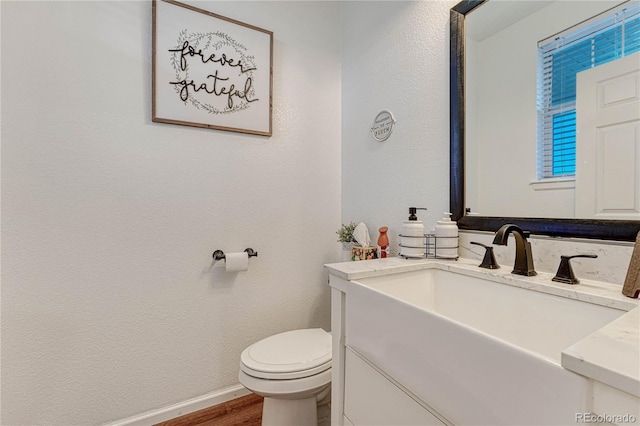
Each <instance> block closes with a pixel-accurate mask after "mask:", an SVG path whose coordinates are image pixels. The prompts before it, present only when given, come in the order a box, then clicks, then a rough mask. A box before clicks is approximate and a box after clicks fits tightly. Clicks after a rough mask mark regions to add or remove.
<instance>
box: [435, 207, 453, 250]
mask: <svg viewBox="0 0 640 426" xmlns="http://www.w3.org/2000/svg"><path fill="white" fill-rule="evenodd" d="M435 235H436V250H435V251H436V257H439V258H441V259H457V258H458V224H457V223H456V222H454V221H452V220H451V213H448V212H447V213H445V214H444V217H443V218H442V220H439V221H438V222H437V223H436V227H435Z"/></svg>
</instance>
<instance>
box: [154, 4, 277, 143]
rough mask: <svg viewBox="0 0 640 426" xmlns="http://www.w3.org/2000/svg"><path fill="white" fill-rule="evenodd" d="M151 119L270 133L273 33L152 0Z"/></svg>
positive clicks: (195, 9) (186, 124) (162, 121)
mask: <svg viewBox="0 0 640 426" xmlns="http://www.w3.org/2000/svg"><path fill="white" fill-rule="evenodd" d="M152 43H153V64H152V86H153V87H152V97H153V99H152V120H153V121H154V122H160V123H170V124H180V125H185V126H195V127H204V128H209V129H217V130H227V131H232V132H240V133H250V134H255V135H264V136H271V116H272V113H271V108H272V82H273V33H272V32H271V31H267V30H264V29H262V28H258V27H255V26H253V25H249V24H245V23H242V22H239V21H236V20H234V19H230V18H226V17H223V16H220V15H217V14H215V13H212V12H208V11H205V10H202V9H198V8H196V7H193V6H191V5H187V4H183V3H179V2H177V1H173V0H154V1H153V42H152Z"/></svg>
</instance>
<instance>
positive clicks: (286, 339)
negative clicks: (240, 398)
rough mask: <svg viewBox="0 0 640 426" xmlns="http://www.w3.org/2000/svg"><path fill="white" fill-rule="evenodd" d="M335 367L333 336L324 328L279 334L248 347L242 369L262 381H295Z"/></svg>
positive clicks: (241, 363) (243, 352) (242, 361)
mask: <svg viewBox="0 0 640 426" xmlns="http://www.w3.org/2000/svg"><path fill="white" fill-rule="evenodd" d="M330 368H331V334H329V333H327V332H326V331H324V330H323V329H321V328H312V329H303V330H293V331H287V332H284V333H280V334H276V335H273V336H270V337H267V338H265V339H262V340H260V341H259V342H256V343H254V344H253V345H251V346H249V347H248V348H246V349H245V350H244V351H242V354H241V355H240V369H241V370H242V371H243V372H244V373H245V374H247V375H248V376H252V377H255V378H259V379H269V380H291V379H300V378H305V377H310V376H315V375H317V374H319V373H322V372H324V371H327V370H328V369H330Z"/></svg>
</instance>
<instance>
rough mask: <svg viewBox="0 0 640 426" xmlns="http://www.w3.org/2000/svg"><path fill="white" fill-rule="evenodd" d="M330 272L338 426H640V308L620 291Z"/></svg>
mask: <svg viewBox="0 0 640 426" xmlns="http://www.w3.org/2000/svg"><path fill="white" fill-rule="evenodd" d="M327 268H328V269H329V271H330V277H329V283H330V286H331V328H332V344H333V349H332V350H333V359H332V388H331V389H332V390H331V392H332V395H331V398H332V402H331V424H332V425H333V426H341V425H346V426H360V425H367V426H368V425H393V426H400V425H453V424H471V423H475V424H487V425H489V424H505V425H506V424H516V423H518V422H519V421H521V422H528V423H530V424H558V425H559V424H572V423H575V424H587V423H595V424H620V425H622V424H636V425H640V365H639V364H638V359H640V327H639V324H640V308H639V307H638V301H637V300H630V299H628V298H624V297H623V296H622V295H621V294H619V292H620V290H619V288H617V287H613V286H612V285H610V284H603V283H597V282H589V283H586V284H584V285H583V286H582V287H580V288H576V287H571V288H565V287H563V286H561V285H559V284H555V283H553V282H552V281H551V277H552V275H551V274H542V273H541V274H539V275H538V276H536V277H534V278H529V277H525V278H522V277H515V276H512V274H510V273H509V272H508V271H506V272H505V271H497V272H496V271H484V270H479V268H477V262H474V261H469V260H466V259H459V260H458V261H457V262H455V263H451V262H449V263H446V262H438V261H436V260H424V259H423V260H403V259H398V258H391V259H381V260H380V259H378V260H373V261H364V262H348V263H339V264H331V265H327ZM546 275H549V276H546ZM550 283H551V284H550ZM530 305H532V306H535V312H534V311H532V310H531V309H530ZM436 311H437V313H436ZM503 311H504V312H503ZM525 311H526V314H525V313H523V312H525ZM538 311H541V312H538ZM487 312H491V314H487ZM536 315H537V316H536ZM532 317H533V318H532ZM505 318H517V321H504V319H505ZM550 319H551V320H550ZM547 320H548V321H547ZM559 320H561V321H562V324H563V325H562V327H561V329H558V326H557V321H559ZM545 321H547V322H548V324H547V322H545ZM549 321H550V322H549ZM465 324H467V325H465ZM545 327H546V328H545ZM514 330H515V331H514ZM540 330H542V331H544V333H543V332H542V331H540ZM549 330H552V331H554V332H555V334H554V335H553V336H550V332H549ZM594 330H596V331H595V332H594ZM527 333H529V334H527ZM538 336H543V338H538ZM523 348H526V349H523ZM470 349H471V350H470ZM560 355H561V358H562V359H560ZM514 389H517V392H514ZM523 419H526V420H523Z"/></svg>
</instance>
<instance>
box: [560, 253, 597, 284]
mask: <svg viewBox="0 0 640 426" xmlns="http://www.w3.org/2000/svg"><path fill="white" fill-rule="evenodd" d="M574 257H588V258H591V259H595V258H597V257H598V256H597V255H595V254H576V255H574V256H560V266H558V272H556V276H555V277H553V278H552V279H551V280H552V281H555V282H559V283H565V284H578V283H579V282H580V280H578V278H576V276H575V274H574V273H573V268H572V267H571V262H570V260H571V259H573V258H574Z"/></svg>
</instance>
